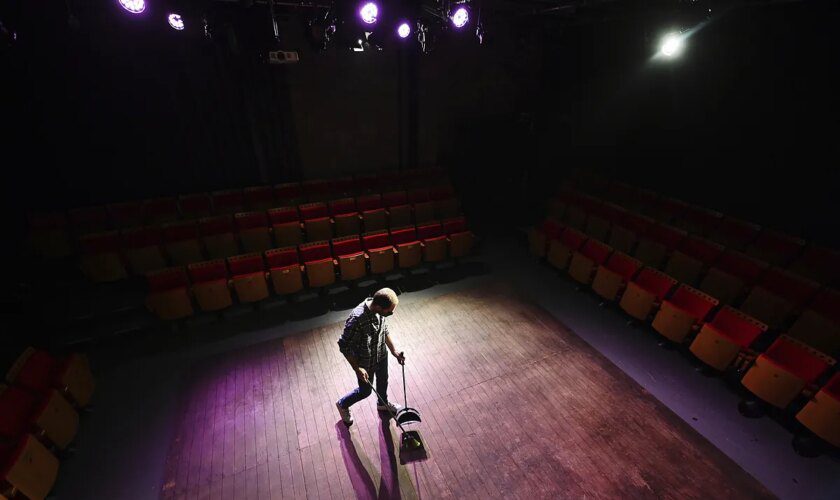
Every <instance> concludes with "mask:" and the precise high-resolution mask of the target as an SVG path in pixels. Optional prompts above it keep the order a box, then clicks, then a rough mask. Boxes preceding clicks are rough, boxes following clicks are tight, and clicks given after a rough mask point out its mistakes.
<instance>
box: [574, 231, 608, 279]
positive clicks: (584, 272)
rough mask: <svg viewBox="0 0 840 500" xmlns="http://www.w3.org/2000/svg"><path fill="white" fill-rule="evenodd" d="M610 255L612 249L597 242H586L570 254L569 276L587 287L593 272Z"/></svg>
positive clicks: (591, 240)
mask: <svg viewBox="0 0 840 500" xmlns="http://www.w3.org/2000/svg"><path fill="white" fill-rule="evenodd" d="M611 253H612V248H610V247H609V246H607V245H605V244H604V243H601V242H600V241H598V240H593V239H590V240H587V241H586V243H584V244H583V246H582V247H580V249H579V250H577V251H576V252H574V253H573V254H572V261H571V263H570V264H569V276H571V277H572V278H573V279H574V280H575V281H577V282H579V283H583V284H584V285H588V284H590V283H592V279H593V278H594V277H595V271H596V269H597V268H598V266H600V265H601V264H603V263H604V262H606V260H607V258H608V257H609V256H610V254H611Z"/></svg>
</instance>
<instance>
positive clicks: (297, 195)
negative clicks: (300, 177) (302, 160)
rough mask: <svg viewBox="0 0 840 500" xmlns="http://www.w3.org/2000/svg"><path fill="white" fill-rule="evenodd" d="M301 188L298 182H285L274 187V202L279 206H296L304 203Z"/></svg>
mask: <svg viewBox="0 0 840 500" xmlns="http://www.w3.org/2000/svg"><path fill="white" fill-rule="evenodd" d="M304 198H305V196H304V194H303V188H302V187H301V185H300V183H299V182H287V183H284V184H277V185H276V186H274V200H275V201H276V202H277V204H278V205H279V206H296V205H298V204H300V203H302V202H303V201H304Z"/></svg>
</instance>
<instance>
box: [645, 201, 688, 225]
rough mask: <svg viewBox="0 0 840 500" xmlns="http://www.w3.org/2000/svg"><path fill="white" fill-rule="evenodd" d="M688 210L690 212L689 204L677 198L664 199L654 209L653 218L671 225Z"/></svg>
mask: <svg viewBox="0 0 840 500" xmlns="http://www.w3.org/2000/svg"><path fill="white" fill-rule="evenodd" d="M686 210H688V203H686V202H684V201H682V200H678V199H677V198H668V197H662V198H660V199H659V200H658V202H657V203H656V205H655V207H654V209H653V216H654V218H655V219H657V220H660V221H662V222H665V223H669V224H670V223H671V222H673V221H675V220H677V219H679V218H680V217H682V215H683V214H684V213H685V211H686Z"/></svg>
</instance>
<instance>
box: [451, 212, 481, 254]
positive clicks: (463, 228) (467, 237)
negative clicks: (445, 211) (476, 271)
mask: <svg viewBox="0 0 840 500" xmlns="http://www.w3.org/2000/svg"><path fill="white" fill-rule="evenodd" d="M443 232H444V233H445V234H446V236H447V237H448V238H449V256H450V257H451V258H453V259H459V258H461V257H466V256H467V255H469V254H470V253H472V248H473V245H474V244H475V234H473V232H472V231H470V230H469V229H467V219H466V218H465V217H464V216H460V217H453V218H451V219H446V220H444V221H443Z"/></svg>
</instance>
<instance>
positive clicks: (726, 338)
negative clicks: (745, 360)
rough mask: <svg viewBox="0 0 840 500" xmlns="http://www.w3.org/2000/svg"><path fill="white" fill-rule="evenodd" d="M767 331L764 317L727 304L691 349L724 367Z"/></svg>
mask: <svg viewBox="0 0 840 500" xmlns="http://www.w3.org/2000/svg"><path fill="white" fill-rule="evenodd" d="M766 331H767V325H765V324H764V323H762V322H761V321H758V320H757V319H755V318H753V317H750V316H748V315H746V314H744V313H742V312H741V311H739V310H737V309H735V308H733V307H730V306H723V308H722V309H721V310H720V311H718V312H717V314H715V317H714V319H713V320H712V321H711V322H709V323H706V324H704V325H703V327H702V328H700V333H698V334H697V337H695V339H694V341H693V342H692V343H691V347H690V348H689V349H690V350H691V352H692V353H694V355H695V356H696V357H697V359H699V360H700V361H702V362H703V363H706V364H707V365H709V366H711V367H712V368H714V369H716V370H719V371H723V370H726V369H727V368H729V366H730V365H732V362H733V361H735V359H736V358H737V357H738V354H739V353H741V352H742V351H745V350H747V349H749V347H750V346H751V345H752V343H753V342H755V340H756V339H758V337H759V336H761V335H762V334H763V333H764V332H766Z"/></svg>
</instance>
